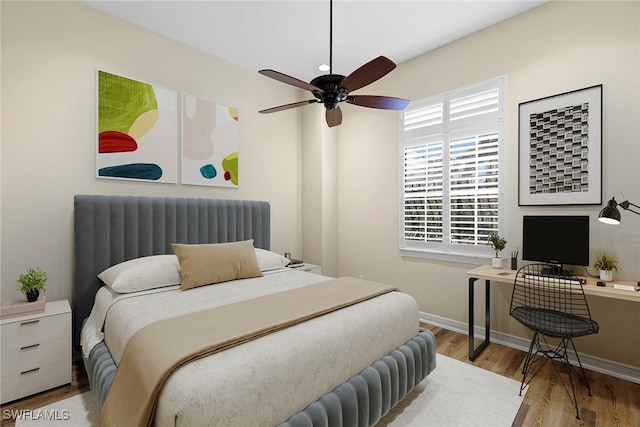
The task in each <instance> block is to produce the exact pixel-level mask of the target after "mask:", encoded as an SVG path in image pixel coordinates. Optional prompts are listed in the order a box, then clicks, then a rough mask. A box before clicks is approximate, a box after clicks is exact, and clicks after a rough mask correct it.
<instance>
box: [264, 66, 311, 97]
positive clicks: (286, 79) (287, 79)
mask: <svg viewBox="0 0 640 427" xmlns="http://www.w3.org/2000/svg"><path fill="white" fill-rule="evenodd" d="M258 72H259V73H260V74H262V75H263V76H267V77H271V78H272V79H275V80H278V81H279V82H282V83H286V84H288V85H291V86H295V87H299V88H300V89H306V90H309V91H311V92H320V93H322V92H323V91H322V89H320V88H319V87H318V86H314V85H312V84H309V83H307V82H303V81H302V80H299V79H296V78H295V77H291V76H288V75H286V74H282V73H281V72H279V71H275V70H260V71H258Z"/></svg>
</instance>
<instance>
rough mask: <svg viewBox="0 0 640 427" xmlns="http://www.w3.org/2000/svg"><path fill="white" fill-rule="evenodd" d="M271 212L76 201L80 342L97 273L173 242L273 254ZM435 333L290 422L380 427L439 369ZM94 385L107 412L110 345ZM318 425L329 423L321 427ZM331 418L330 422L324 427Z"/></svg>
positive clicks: (95, 360)
mask: <svg viewBox="0 0 640 427" xmlns="http://www.w3.org/2000/svg"><path fill="white" fill-rule="evenodd" d="M270 215H271V213H270V206H269V203H268V202H264V201H247V200H214V199H190V198H166V197H134V196H101V195H77V196H76V197H75V200H74V232H75V234H74V242H75V281H74V302H73V306H74V310H73V343H74V346H75V347H79V343H80V338H79V337H80V330H81V328H82V324H83V321H84V320H85V319H86V318H87V317H88V316H89V314H90V312H91V308H92V306H93V302H94V298H95V294H96V292H97V291H98V289H99V288H100V287H101V285H102V284H101V282H100V280H99V279H98V278H97V275H98V274H99V273H100V272H102V271H103V270H105V269H106V268H108V267H110V266H112V265H115V264H117V263H120V262H123V261H127V260H129V259H133V258H138V257H142V256H148V255H160V254H171V253H173V249H172V247H171V244H172V243H224V242H233V241H238V240H247V239H253V240H254V245H255V246H256V247H258V248H263V249H270V237H271V236H270ZM435 349H436V346H435V338H434V337H433V334H432V333H431V332H429V331H421V332H420V333H419V334H418V335H417V336H416V337H414V338H413V339H412V340H410V341H409V342H407V343H406V344H405V345H403V346H401V347H400V348H398V349H397V350H396V351H394V352H393V353H392V354H390V355H388V356H385V358H383V359H381V360H380V361H378V362H376V363H375V364H374V365H373V366H371V367H369V368H367V369H365V370H364V371H362V372H361V374H360V375H357V376H355V377H353V378H352V379H351V380H349V381H348V382H347V383H345V384H343V385H342V386H339V387H338V388H336V389H335V390H334V391H333V392H331V393H328V394H327V395H326V396H324V397H323V398H322V399H320V400H318V401H317V402H315V403H313V404H310V405H309V406H308V407H307V408H306V409H305V410H304V411H301V412H299V413H298V414H296V415H294V416H293V417H291V418H290V419H289V420H288V421H287V422H286V423H285V424H283V425H286V426H288V427H294V426H315V425H328V426H332V425H337V424H334V423H332V422H331V420H335V422H336V423H337V422H340V423H342V421H339V420H348V419H352V420H354V421H353V422H355V424H354V423H345V424H339V425H345V426H347V425H353V426H356V425H357V426H362V425H373V424H375V422H377V420H379V419H380V418H381V417H382V416H384V414H386V412H387V411H388V410H389V409H390V408H391V407H393V406H394V405H395V404H396V403H397V402H398V401H400V400H401V399H402V398H403V397H404V396H405V395H406V394H407V393H409V392H410V391H411V390H412V389H413V388H414V387H415V386H416V385H417V384H418V383H419V382H420V381H421V380H422V379H423V378H425V377H426V376H427V375H428V374H429V373H430V372H431V371H432V370H433V369H434V368H435ZM84 361H85V366H86V368H87V372H88V376H89V383H90V386H91V389H92V392H93V394H94V397H95V398H96V401H97V402H98V406H99V407H101V405H102V403H103V402H104V399H105V397H106V393H107V391H108V389H109V386H110V384H111V381H112V379H113V376H114V374H115V369H116V367H115V363H114V362H113V359H111V356H110V354H109V352H108V350H107V349H106V346H105V345H104V343H102V344H100V345H98V346H96V347H95V348H94V349H93V350H92V352H91V355H90V356H89V358H88V359H85V360H84ZM313 420H325V421H323V422H322V424H316V423H315V422H313ZM326 420H329V424H325V422H326Z"/></svg>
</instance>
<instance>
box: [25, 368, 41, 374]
mask: <svg viewBox="0 0 640 427" xmlns="http://www.w3.org/2000/svg"><path fill="white" fill-rule="evenodd" d="M39 370H40V368H33V369H29V370H28V371H24V372H20V375H24V374H28V373H30V372H37V371H39Z"/></svg>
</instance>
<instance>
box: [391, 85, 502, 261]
mask: <svg viewBox="0 0 640 427" xmlns="http://www.w3.org/2000/svg"><path fill="white" fill-rule="evenodd" d="M505 79H506V78H505V77H500V78H496V79H492V80H490V81H486V82H482V83H479V84H476V85H473V86H469V87H465V88H462V89H457V90H453V91H451V92H448V93H444V94H441V95H437V96H434V97H431V98H428V99H424V100H420V101H415V102H412V103H410V104H409V106H408V107H407V108H406V109H405V111H404V112H403V114H402V118H401V135H400V145H401V155H400V157H401V159H400V160H401V164H402V167H401V174H402V179H401V183H402V189H401V194H402V200H401V206H400V211H401V215H400V217H401V224H400V227H401V230H400V249H401V251H402V252H403V255H407V256H419V257H426V258H435V259H444V260H453V261H463V262H473V261H472V260H471V259H469V257H475V258H477V259H478V260H479V261H480V260H481V262H485V261H486V258H487V257H490V256H491V254H492V251H491V248H490V247H489V246H488V244H487V236H488V235H489V233H491V232H494V231H495V232H498V233H500V234H501V235H503V234H504V231H503V230H506V224H505V220H504V218H505V217H506V213H505V212H504V209H503V207H502V206H501V203H500V201H501V196H502V194H503V192H504V190H503V187H504V179H502V178H501V174H502V173H504V172H503V171H502V170H501V166H500V164H501V161H502V159H503V157H505V156H504V149H503V145H504V143H503V140H504V138H503V134H504V125H505V123H504V121H505V114H504V82H505ZM502 169H504V168H502Z"/></svg>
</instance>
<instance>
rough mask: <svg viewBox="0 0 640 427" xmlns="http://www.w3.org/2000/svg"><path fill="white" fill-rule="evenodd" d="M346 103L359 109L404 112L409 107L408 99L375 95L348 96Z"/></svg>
mask: <svg viewBox="0 0 640 427" xmlns="http://www.w3.org/2000/svg"><path fill="white" fill-rule="evenodd" d="M347 102H348V103H349V104H353V105H359V106H360V107H369V108H380V109H383V110H404V109H405V108H406V106H407V105H409V100H408V99H402V98H394V97H392V96H376V95H349V97H348V98H347Z"/></svg>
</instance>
